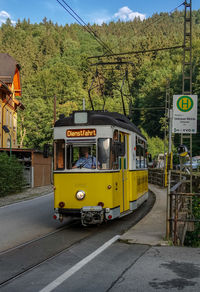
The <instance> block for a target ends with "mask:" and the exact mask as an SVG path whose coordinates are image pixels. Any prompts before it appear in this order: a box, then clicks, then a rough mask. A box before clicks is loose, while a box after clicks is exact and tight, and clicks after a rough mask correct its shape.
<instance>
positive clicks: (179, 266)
mask: <svg viewBox="0 0 200 292" xmlns="http://www.w3.org/2000/svg"><path fill="white" fill-rule="evenodd" d="M149 189H150V190H151V191H152V192H153V193H154V194H155V195H156V203H155V205H154V206H153V208H152V210H151V211H150V213H149V214H148V215H147V216H145V218H143V219H142V220H141V221H140V222H139V223H138V224H137V225H136V226H133V227H132V228H131V229H130V230H128V231H127V232H126V233H125V234H123V235H122V236H121V238H120V239H121V241H122V242H127V243H130V244H131V243H132V244H145V245H148V246H149V249H148V250H147V251H146V252H145V253H144V254H143V255H142V256H141V257H140V258H139V259H138V260H137V261H136V263H135V264H134V265H132V266H131V267H130V269H129V270H127V272H125V273H124V275H123V281H122V280H121V279H120V280H121V281H120V280H119V281H118V282H117V283H116V285H115V286H114V289H113V290H111V291H138V292H143V291H148V292H151V291H152V292H153V291H168V290H172V291H174V292H176V291H180V290H181V291H184V292H192V291H193V292H197V291H200V248H191V247H177V246H167V244H168V243H167V242H166V241H164V238H165V232H166V194H167V190H166V189H161V188H159V187H156V186H154V185H149ZM130 256H131V254H130ZM133 279H134V281H133ZM133 285H134V289H133Z"/></svg>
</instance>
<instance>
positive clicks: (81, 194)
mask: <svg viewBox="0 0 200 292" xmlns="http://www.w3.org/2000/svg"><path fill="white" fill-rule="evenodd" d="M76 198H77V200H83V199H84V198H85V192H84V191H78V192H77V193H76Z"/></svg>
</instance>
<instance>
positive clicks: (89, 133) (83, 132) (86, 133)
mask: <svg viewBox="0 0 200 292" xmlns="http://www.w3.org/2000/svg"><path fill="white" fill-rule="evenodd" d="M66 136H67V137H68V138H74V137H95V136H96V129H70V130H67V131H66Z"/></svg>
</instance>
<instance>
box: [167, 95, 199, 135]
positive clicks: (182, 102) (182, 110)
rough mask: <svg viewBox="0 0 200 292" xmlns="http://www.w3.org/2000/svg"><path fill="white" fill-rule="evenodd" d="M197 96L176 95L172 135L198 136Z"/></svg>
mask: <svg viewBox="0 0 200 292" xmlns="http://www.w3.org/2000/svg"><path fill="white" fill-rule="evenodd" d="M196 132H197V95H174V96H173V118H172V133H175V134H176V133H177V134H196Z"/></svg>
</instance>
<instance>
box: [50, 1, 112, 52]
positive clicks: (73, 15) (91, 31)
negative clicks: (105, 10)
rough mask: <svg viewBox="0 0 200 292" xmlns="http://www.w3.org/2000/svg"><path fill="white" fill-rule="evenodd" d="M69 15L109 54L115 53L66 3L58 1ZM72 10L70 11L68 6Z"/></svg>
mask: <svg viewBox="0 0 200 292" xmlns="http://www.w3.org/2000/svg"><path fill="white" fill-rule="evenodd" d="M56 1H57V2H58V3H59V4H60V5H61V6H62V7H63V9H64V10H65V11H67V13H69V14H70V15H71V16H72V17H73V18H74V19H75V20H76V21H77V22H78V23H79V24H80V25H81V26H82V27H83V28H84V29H85V30H86V31H87V32H88V33H89V34H90V35H91V36H92V37H93V38H94V39H95V40H96V41H97V42H98V43H99V44H100V45H101V46H102V47H103V48H104V49H105V50H106V51H107V52H109V53H111V54H112V53H113V51H112V50H111V49H110V48H109V47H108V45H107V44H106V43H104V42H103V41H102V40H101V38H100V37H99V36H98V35H97V34H96V32H95V31H94V30H93V29H92V28H91V27H90V26H89V25H87V24H86V23H85V22H84V20H83V19H82V18H81V17H80V16H79V15H78V14H77V13H76V12H75V11H74V10H73V9H72V8H71V7H70V6H69V5H68V4H67V3H66V2H65V1H64V0H61V1H62V2H63V3H64V4H63V3H61V2H60V1H59V0H56ZM65 5H66V6H67V7H68V8H69V9H70V10H69V9H68V8H67V7H66V6H65Z"/></svg>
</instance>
